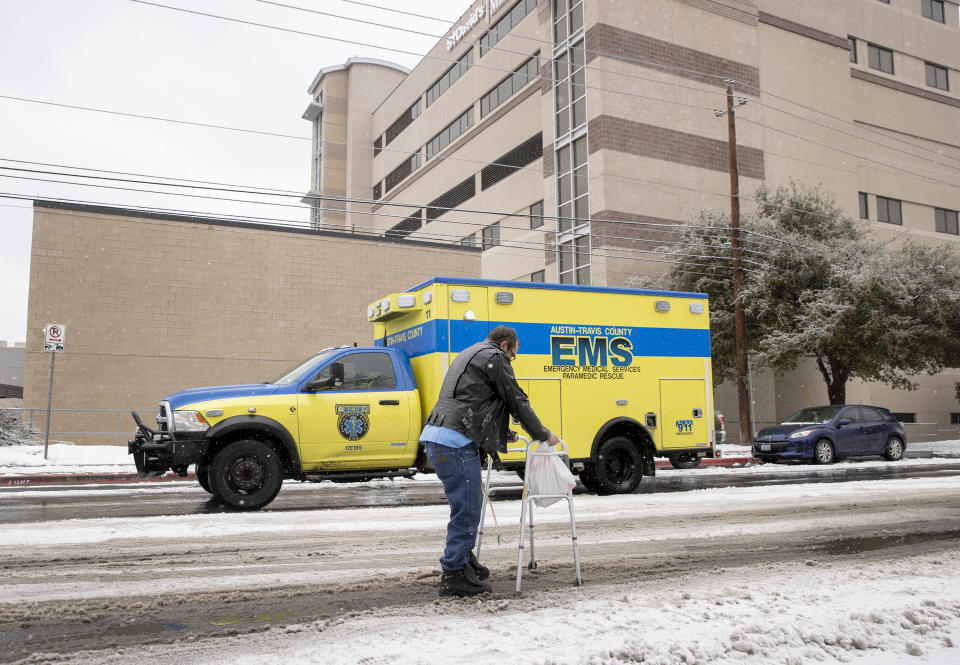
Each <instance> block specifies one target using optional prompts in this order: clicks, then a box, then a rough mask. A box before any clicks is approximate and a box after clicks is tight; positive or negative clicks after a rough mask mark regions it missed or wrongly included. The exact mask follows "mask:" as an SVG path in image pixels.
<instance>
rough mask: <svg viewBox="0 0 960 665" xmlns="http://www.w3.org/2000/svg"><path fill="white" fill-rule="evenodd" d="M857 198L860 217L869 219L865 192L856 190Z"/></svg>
mask: <svg viewBox="0 0 960 665" xmlns="http://www.w3.org/2000/svg"><path fill="white" fill-rule="evenodd" d="M857 198H859V199H860V219H870V201H869V199H868V198H867V194H866V193H865V192H858V193H857Z"/></svg>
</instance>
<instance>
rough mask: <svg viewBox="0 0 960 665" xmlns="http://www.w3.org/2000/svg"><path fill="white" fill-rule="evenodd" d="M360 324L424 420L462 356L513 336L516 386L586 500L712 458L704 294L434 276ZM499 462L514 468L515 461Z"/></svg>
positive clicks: (381, 304)
mask: <svg viewBox="0 0 960 665" xmlns="http://www.w3.org/2000/svg"><path fill="white" fill-rule="evenodd" d="M367 318H368V319H369V320H370V321H371V322H373V324H374V335H375V343H376V344H377V345H379V346H382V347H384V348H391V349H402V350H403V351H404V353H405V354H406V355H407V356H408V357H409V358H410V362H411V365H412V367H413V373H414V376H415V377H416V380H417V385H418V388H419V399H420V411H421V414H422V415H423V416H424V417H425V416H426V415H427V414H429V413H430V410H431V409H432V407H433V404H434V403H435V402H436V399H437V395H438V393H439V390H440V384H441V383H442V381H443V376H444V373H445V371H446V369H447V368H448V367H449V366H450V363H451V362H452V360H453V358H454V357H455V356H456V354H457V353H458V352H460V351H462V350H463V349H465V348H467V347H468V346H470V345H471V344H474V343H475V342H477V341H480V340H482V339H484V338H485V337H486V336H487V333H488V332H489V331H490V330H492V329H493V328H494V327H496V326H498V325H506V326H509V327H511V328H514V329H516V331H517V335H518V337H519V339H520V352H519V354H518V356H517V358H516V360H514V362H513V368H514V372H515V373H516V376H517V380H518V382H519V383H520V386H521V387H522V388H523V389H524V391H526V393H527V395H528V396H529V398H530V403H531V406H532V407H533V409H534V411H535V412H536V413H537V415H538V416H539V417H540V419H541V420H542V421H543V423H544V425H545V426H546V427H547V428H549V429H550V430H551V431H553V432H556V433H557V434H558V436H560V438H562V439H564V441H565V442H566V443H567V445H568V447H569V451H570V457H571V461H572V463H573V467H574V469H575V470H577V471H578V472H579V476H580V480H581V482H582V483H583V484H584V486H586V487H587V488H588V489H591V490H594V491H597V492H601V493H619V492H629V491H632V490H633V489H635V488H636V486H637V484H638V483H639V482H640V480H641V476H642V475H643V474H646V475H653V473H654V458H655V457H669V458H670V459H671V460H672V461H674V462H675V465H676V466H683V465H689V464H690V462H692V461H698V460H699V459H700V458H702V457H713V456H714V455H715V450H714V445H713V442H714V432H713V428H714V423H713V384H712V376H711V366H710V324H709V307H708V302H707V296H706V295H705V294H702V293H680V292H668V291H650V290H638V289H623V288H607V287H591V286H572V285H560V284H544V283H529V282H505V281H491V280H476V279H473V280H470V279H458V278H449V277H436V278H433V279H430V280H428V281H426V282H424V283H422V284H418V285H416V286H414V287H412V288H410V289H408V290H407V291H405V292H403V293H398V294H391V295H389V296H386V297H384V298H382V299H380V300H378V301H377V302H375V303H373V304H371V305H369V306H368V308H367ZM502 459H503V462H504V463H505V465H506V466H508V467H509V466H516V467H517V468H519V467H520V466H522V462H523V455H522V453H521V454H516V453H515V454H511V455H505V456H503V458H502Z"/></svg>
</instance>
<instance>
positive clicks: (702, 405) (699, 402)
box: [660, 379, 712, 450]
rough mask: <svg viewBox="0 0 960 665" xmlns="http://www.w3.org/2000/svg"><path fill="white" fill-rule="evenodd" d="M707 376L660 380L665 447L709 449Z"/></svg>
mask: <svg viewBox="0 0 960 665" xmlns="http://www.w3.org/2000/svg"><path fill="white" fill-rule="evenodd" d="M711 417H712V414H708V413H707V403H706V380H705V379H660V418H661V421H660V432H661V435H662V437H663V439H662V443H661V445H662V447H663V449H664V450H670V449H678V448H707V447H709V440H710V418H711Z"/></svg>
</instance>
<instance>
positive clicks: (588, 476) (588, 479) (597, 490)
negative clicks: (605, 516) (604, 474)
mask: <svg viewBox="0 0 960 665" xmlns="http://www.w3.org/2000/svg"><path fill="white" fill-rule="evenodd" d="M577 478H579V479H580V484H581V485H583V487H584V488H585V489H586V490H587V491H588V492H592V493H594V494H601V493H602V489H603V488H601V487H600V483H599V482H597V477H596V476H595V475H594V474H593V469H592V468H587V469H584V470H583V471H581V472H580V475H579V476H577Z"/></svg>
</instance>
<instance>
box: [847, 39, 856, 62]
mask: <svg viewBox="0 0 960 665" xmlns="http://www.w3.org/2000/svg"><path fill="white" fill-rule="evenodd" d="M847 46H848V47H849V49H850V62H856V61H857V40H856V39H854V38H853V37H850V36H849V35H848V36H847Z"/></svg>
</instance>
